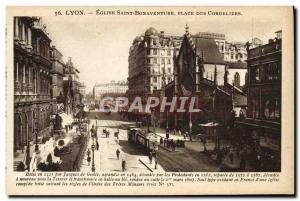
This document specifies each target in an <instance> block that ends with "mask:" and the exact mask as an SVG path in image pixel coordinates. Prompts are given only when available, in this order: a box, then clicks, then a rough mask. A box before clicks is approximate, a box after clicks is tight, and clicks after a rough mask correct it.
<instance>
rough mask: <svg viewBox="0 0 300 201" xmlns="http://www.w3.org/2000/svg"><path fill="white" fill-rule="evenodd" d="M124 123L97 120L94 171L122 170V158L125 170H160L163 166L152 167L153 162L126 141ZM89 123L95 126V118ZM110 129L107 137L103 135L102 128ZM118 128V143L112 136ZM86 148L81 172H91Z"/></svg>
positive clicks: (91, 141)
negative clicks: (117, 152)
mask: <svg viewBox="0 0 300 201" xmlns="http://www.w3.org/2000/svg"><path fill="white" fill-rule="evenodd" d="M124 124H126V122H122V121H116V120H103V119H101V120H98V122H97V125H98V129H97V133H98V142H99V150H96V149H95V152H94V157H95V171H96V172H100V171H101V172H106V171H122V159H124V160H125V161H126V171H131V172H149V171H150V170H149V169H148V168H150V169H151V170H152V171H153V172H162V171H164V170H163V168H162V167H161V166H160V165H158V166H157V169H154V162H153V163H152V164H149V159H148V156H146V155H145V154H143V153H142V152H141V151H140V150H139V149H137V148H136V147H134V146H133V145H131V144H129V143H128V141H127V131H126V130H125V129H124V128H122V127H121V126H122V125H124ZM90 125H95V126H96V120H91V124H90ZM104 128H106V130H109V131H110V136H109V138H106V137H105V134H103V132H102V130H103V129H104ZM117 128H119V132H120V133H119V144H117V142H116V138H115V137H114V132H116V131H117ZM92 144H93V140H92V137H90V138H89V142H88V146H87V149H90V150H91V157H92V149H91V147H92ZM117 149H119V150H120V159H119V160H118V159H117V155H116V150H117ZM87 157H88V156H87V150H86V151H85V156H84V159H83V161H82V165H81V169H80V171H82V172H91V171H92V170H91V168H92V161H91V163H90V165H88V161H87ZM140 160H141V161H142V162H143V163H144V164H145V165H147V166H148V168H147V167H146V166H145V165H144V164H143V163H141V162H140Z"/></svg>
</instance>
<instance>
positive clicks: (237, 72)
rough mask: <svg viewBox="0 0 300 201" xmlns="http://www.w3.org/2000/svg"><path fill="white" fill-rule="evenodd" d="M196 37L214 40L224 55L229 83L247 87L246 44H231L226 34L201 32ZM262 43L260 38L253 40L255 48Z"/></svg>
mask: <svg viewBox="0 0 300 201" xmlns="http://www.w3.org/2000/svg"><path fill="white" fill-rule="evenodd" d="M195 37H198V38H204V39H213V40H214V41H215V43H216V45H217V46H218V47H219V51H220V53H221V54H222V55H223V59H224V61H225V62H226V63H227V66H226V69H227V71H228V72H227V74H228V75H227V76H228V82H229V83H230V84H232V83H233V84H234V85H235V86H237V87H239V88H242V87H243V86H244V85H245V81H246V76H247V75H246V73H247V67H246V62H245V60H246V59H247V51H246V44H245V43H242V42H230V41H228V40H226V37H225V35H224V34H218V33H209V32H199V33H197V34H195ZM261 44H262V42H261V40H259V39H258V38H255V39H253V47H257V46H259V45H261Z"/></svg>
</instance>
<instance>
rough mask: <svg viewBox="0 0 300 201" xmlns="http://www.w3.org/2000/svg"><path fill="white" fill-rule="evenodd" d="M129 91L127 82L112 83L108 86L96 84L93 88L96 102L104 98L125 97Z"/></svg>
mask: <svg viewBox="0 0 300 201" xmlns="http://www.w3.org/2000/svg"><path fill="white" fill-rule="evenodd" d="M127 90H128V84H127V83H126V82H125V81H119V82H115V81H111V82H110V83H107V84H96V85H95V86H94V87H93V96H94V100H100V99H101V98H102V97H103V96H106V95H107V96H114V95H117V96H120V95H123V96H124V95H125V94H126V92H127Z"/></svg>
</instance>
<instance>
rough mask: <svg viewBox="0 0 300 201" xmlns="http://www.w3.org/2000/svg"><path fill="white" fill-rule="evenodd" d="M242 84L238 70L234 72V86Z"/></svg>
mask: <svg viewBox="0 0 300 201" xmlns="http://www.w3.org/2000/svg"><path fill="white" fill-rule="evenodd" d="M240 84H241V82H240V74H239V73H238V72H236V73H235V74H234V86H237V87H239V86H240Z"/></svg>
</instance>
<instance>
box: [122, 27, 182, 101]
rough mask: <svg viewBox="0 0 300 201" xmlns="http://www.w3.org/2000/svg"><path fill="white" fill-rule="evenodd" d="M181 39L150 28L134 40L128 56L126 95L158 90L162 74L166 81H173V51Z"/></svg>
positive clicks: (178, 45)
mask: <svg viewBox="0 0 300 201" xmlns="http://www.w3.org/2000/svg"><path fill="white" fill-rule="evenodd" d="M181 41H182V37H178V36H170V35H165V33H164V32H163V31H161V32H158V31H157V30H156V29H155V28H153V27H150V28H149V29H147V30H146V32H145V34H144V35H142V36H138V37H136V38H135V39H134V41H133V43H132V46H131V47H130V50H129V57H128V63H129V68H128V95H129V97H134V96H144V95H146V94H152V93H153V90H160V89H161V87H162V77H163V76H164V77H165V79H166V82H167V83H169V82H171V81H172V80H173V70H174V64H173V56H174V51H175V52H176V50H177V51H178V50H179V47H180V45H181Z"/></svg>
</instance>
